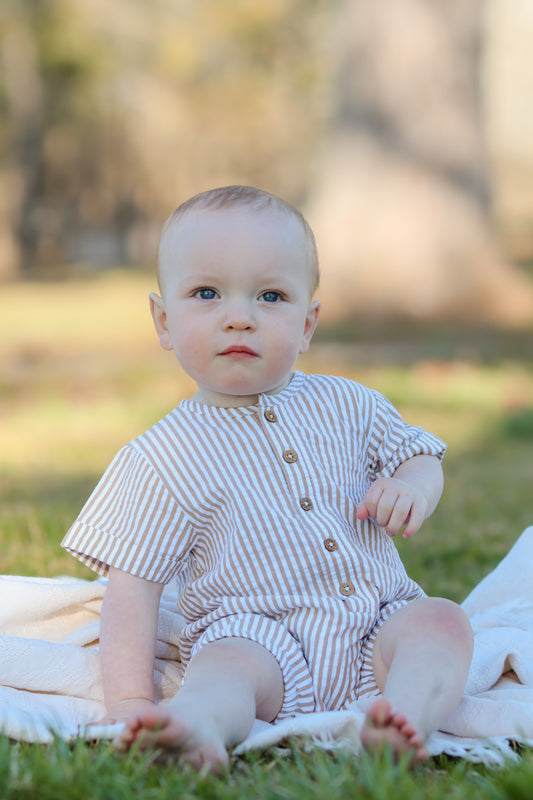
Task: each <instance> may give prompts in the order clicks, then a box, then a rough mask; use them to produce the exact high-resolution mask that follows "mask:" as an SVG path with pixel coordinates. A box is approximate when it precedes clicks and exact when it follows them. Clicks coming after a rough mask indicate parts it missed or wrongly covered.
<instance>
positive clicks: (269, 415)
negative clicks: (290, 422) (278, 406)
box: [264, 408, 278, 422]
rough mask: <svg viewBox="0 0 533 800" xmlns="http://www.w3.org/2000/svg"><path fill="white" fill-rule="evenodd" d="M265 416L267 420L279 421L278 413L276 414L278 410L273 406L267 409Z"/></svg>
mask: <svg viewBox="0 0 533 800" xmlns="http://www.w3.org/2000/svg"><path fill="white" fill-rule="evenodd" d="M264 416H265V419H266V420H267V422H277V421H278V415H277V414H276V412H275V411H274V409H273V408H267V410H266V411H265V415H264Z"/></svg>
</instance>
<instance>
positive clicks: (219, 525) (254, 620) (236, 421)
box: [62, 372, 445, 719]
mask: <svg viewBox="0 0 533 800" xmlns="http://www.w3.org/2000/svg"><path fill="white" fill-rule="evenodd" d="M444 451H445V445H444V443H443V442H442V441H441V440H440V439H438V438H437V437H436V436H434V435H432V434H430V433H427V432H425V431H423V430H422V429H421V428H419V427H413V426H411V425H408V424H407V423H405V422H404V421H403V420H402V418H401V417H400V415H399V414H398V412H397V411H396V410H395V409H394V407H393V406H392V405H391V404H390V403H389V401H388V400H386V399H385V398H384V397H383V396H382V395H381V394H379V393H378V392H375V391H373V390H371V389H368V388H365V387H364V386H361V385H360V384H357V383H354V382H353V381H350V380H347V379H345V378H338V377H332V376H322V375H305V374H303V373H301V372H295V373H294V375H293V378H292V380H291V382H290V383H289V385H288V386H287V387H286V388H285V389H284V390H283V391H281V392H279V393H278V394H275V395H268V394H264V395H261V396H260V397H259V400H258V403H257V404H256V405H253V406H246V407H242V408H218V407H213V406H206V405H202V404H199V403H197V402H195V401H193V400H185V401H183V402H182V403H181V404H180V405H179V406H178V407H177V408H176V409H175V410H174V411H172V412H171V413H170V414H168V415H167V416H166V417H164V419H162V420H161V421H160V422H158V423H157V424H156V425H155V426H154V427H153V428H151V429H150V430H149V431H147V432H146V433H144V434H143V435H142V436H140V437H139V438H138V439H135V440H134V441H133V442H131V443H130V444H128V445H127V446H126V447H124V448H123V449H122V450H121V451H120V452H119V453H118V454H117V456H116V457H115V459H114V460H113V462H112V463H111V465H110V466H109V467H108V469H107V471H106V472H105V474H104V476H103V477H102V479H101V481H100V483H99V484H98V486H97V487H96V489H95V491H94V492H93V494H92V495H91V497H90V498H89V500H88V502H87V503H86V505H85V507H84V508H83V510H82V511H81V513H80V515H79V517H78V519H77V520H76V522H75V523H74V525H73V526H72V527H71V529H70V530H69V531H68V533H67V535H66V536H65V538H64V540H63V542H62V545H63V546H64V547H65V548H66V549H67V550H68V551H69V552H71V553H72V554H73V555H74V556H76V557H77V558H79V559H80V560H81V561H82V562H83V563H84V564H86V565H88V566H89V567H91V568H92V569H94V570H96V572H98V573H99V574H101V575H106V574H107V572H108V570H109V567H110V566H113V567H116V568H118V569H121V570H124V571H126V572H128V573H131V574H132V575H135V576H137V577H140V578H145V579H146V580H150V581H155V582H159V583H168V582H169V581H170V580H171V579H175V580H176V581H177V585H178V610H179V612H180V613H181V614H182V615H183V617H184V618H185V620H186V623H187V624H186V625H185V627H184V628H183V630H182V631H181V634H180V640H179V649H180V655H181V659H182V661H183V663H184V665H185V666H186V665H187V664H188V662H189V660H190V658H191V657H192V656H193V655H194V654H195V652H196V651H197V650H198V648H200V647H202V646H203V645H205V644H206V643H208V642H212V641H215V640H218V639H221V638H225V637H243V638H246V639H251V640H253V641H255V642H258V643H259V644H261V645H263V646H264V647H265V648H267V649H268V650H269V651H270V652H271V653H272V654H273V655H274V657H275V658H276V659H277V661H278V663H279V665H280V668H281V670H282V674H283V680H284V688H285V694H284V701H283V707H282V709H281V711H280V714H279V716H278V719H281V718H285V717H288V716H291V715H294V714H296V713H300V712H308V711H325V710H336V709H342V708H345V707H346V706H347V705H349V703H351V702H352V701H353V700H355V699H356V698H357V697H359V696H360V695H362V694H374V693H377V687H376V685H375V681H374V678H373V671H372V645H373V642H374V640H375V636H376V633H377V630H378V629H379V627H380V625H381V624H382V623H383V621H384V620H385V619H387V617H389V616H390V614H391V613H393V612H394V611H396V610H397V609H398V608H399V607H400V606H402V605H404V604H405V603H408V602H410V601H412V600H414V599H416V598H419V597H423V596H424V593H423V591H422V589H421V588H420V587H419V586H418V585H417V584H416V583H415V582H414V581H412V580H411V579H410V578H409V577H408V576H407V574H406V572H405V569H404V567H403V564H402V562H401V560H400V558H399V555H398V552H397V550H396V547H395V545H394V543H393V541H392V540H391V539H390V537H389V536H387V534H386V533H385V531H384V530H383V529H382V528H380V527H378V526H377V525H376V524H375V523H374V522H373V521H372V520H365V521H364V522H361V521H359V520H357V519H356V509H357V506H358V504H359V502H360V501H361V499H362V498H363V496H364V494H365V492H366V491H367V489H368V488H369V486H370V484H371V483H372V481H374V480H375V479H376V478H378V477H388V476H391V475H392V474H393V473H394V472H395V470H396V469H397V467H398V466H399V465H400V464H401V463H402V462H403V461H405V460H407V459H409V458H411V457H412V456H415V455H418V454H427V455H436V456H439V457H442V455H443V454H444Z"/></svg>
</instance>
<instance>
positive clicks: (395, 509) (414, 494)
mask: <svg viewBox="0 0 533 800" xmlns="http://www.w3.org/2000/svg"><path fill="white" fill-rule="evenodd" d="M427 512H428V504H427V501H426V498H425V497H424V495H423V494H422V492H421V491H420V490H419V489H417V488H416V487H414V486H411V485H410V484H409V483H405V482H404V481H402V480H400V479H399V478H378V480H377V481H374V483H373V484H372V486H371V487H370V489H369V490H368V492H367V493H366V494H365V496H364V497H363V499H362V500H361V502H360V503H359V505H358V507H357V519H361V520H364V519H368V518H369V517H372V518H373V519H375V521H376V522H377V524H378V525H380V526H381V527H382V528H385V529H386V531H387V533H388V534H389V536H396V534H397V533H398V531H399V530H401V528H402V527H403V526H404V525H405V530H404V531H403V533H402V536H403V538H404V539H408V538H409V537H410V536H413V534H415V533H416V532H417V530H418V529H419V528H420V526H421V525H422V523H423V522H424V520H425V518H426V515H427Z"/></svg>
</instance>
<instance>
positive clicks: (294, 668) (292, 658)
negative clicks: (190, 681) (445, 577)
mask: <svg viewBox="0 0 533 800" xmlns="http://www.w3.org/2000/svg"><path fill="white" fill-rule="evenodd" d="M423 596H424V593H423V592H422V591H421V590H420V594H418V595H415V596H410V597H409V598H405V599H401V600H395V601H392V602H391V603H388V604H387V605H385V606H383V607H382V608H381V610H380V615H379V617H378V618H377V620H376V621H375V622H374V625H373V627H372V629H371V630H370V632H369V633H368V634H367V635H366V636H365V637H364V638H363V639H361V646H360V650H359V657H358V659H357V661H358V664H357V669H356V674H357V680H356V685H355V686H352V687H351V688H350V689H349V693H348V694H347V696H346V698H345V699H344V701H343V702H342V704H341V705H340V707H339V708H323V707H321V704H320V703H318V702H317V699H316V694H317V693H316V687H315V682H314V681H313V675H312V673H311V671H310V669H309V665H308V663H307V660H306V658H305V655H304V650H303V647H302V645H301V644H300V642H298V640H297V639H295V638H294V636H292V634H291V633H290V632H289V631H288V630H287V629H286V628H285V627H284V625H283V621H280V620H274V619H271V618H269V617H263V616H261V615H259V614H253V613H250V614H234V615H231V616H227V617H224V618H223V619H220V620H217V621H216V622H213V623H212V624H211V625H209V627H208V628H207V629H206V630H205V631H204V632H203V633H202V634H201V635H200V637H199V638H198V640H197V641H196V642H195V644H194V645H193V647H192V650H191V659H190V660H192V659H193V658H194V656H195V654H196V653H198V651H199V650H200V649H201V648H202V647H205V645H207V644H210V643H212V642H216V641H219V640H221V639H227V638H239V639H249V640H250V641H253V642H256V643H257V644H260V645H261V646H262V647H264V648H265V649H266V650H268V651H269V652H270V653H271V654H272V655H273V656H274V658H275V659H276V661H277V662H278V664H279V666H280V669H281V673H282V678H283V686H284V696H283V703H282V706H281V709H280V711H279V713H278V715H277V717H276V719H275V720H273V721H275V722H279V721H281V720H283V719H286V718H288V717H294V716H295V715H297V714H306V713H310V712H313V711H339V710H342V709H345V708H347V706H349V705H350V703H352V702H354V701H355V700H357V699H358V698H359V697H363V696H365V697H368V698H370V697H374V696H378V695H379V694H380V690H379V688H378V686H377V684H376V680H375V677H374V669H373V665H372V657H373V652H374V644H375V641H376V636H377V634H378V631H379V629H380V628H381V626H382V625H383V623H384V622H385V621H386V620H387V619H389V617H390V616H391V615H392V614H394V612H395V611H397V610H398V609H399V608H402V607H403V606H405V605H407V604H408V603H411V602H413V601H414V600H417V599H419V598H420V597H423ZM189 663H190V662H189ZM332 668H333V669H334V670H338V669H339V668H341V669H342V665H332ZM186 676H187V671H185V675H184V678H183V680H184V681H185V678H186Z"/></svg>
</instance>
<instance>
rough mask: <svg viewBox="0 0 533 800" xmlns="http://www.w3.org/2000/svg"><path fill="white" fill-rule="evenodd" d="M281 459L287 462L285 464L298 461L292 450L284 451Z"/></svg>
mask: <svg viewBox="0 0 533 800" xmlns="http://www.w3.org/2000/svg"><path fill="white" fill-rule="evenodd" d="M283 458H284V460H285V461H286V462H287V464H294V462H295V461H298V456H297V455H296V453H295V452H294V450H284V451H283Z"/></svg>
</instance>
